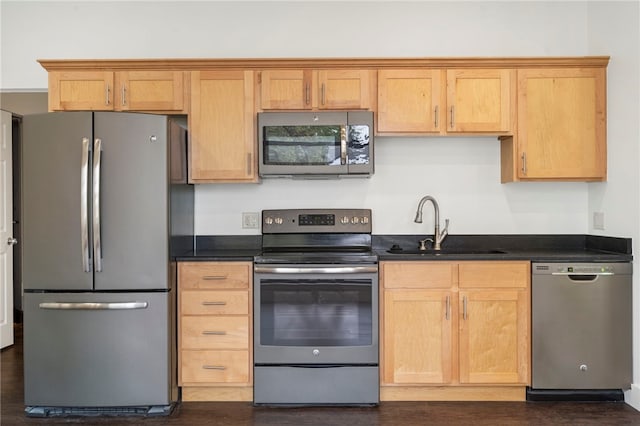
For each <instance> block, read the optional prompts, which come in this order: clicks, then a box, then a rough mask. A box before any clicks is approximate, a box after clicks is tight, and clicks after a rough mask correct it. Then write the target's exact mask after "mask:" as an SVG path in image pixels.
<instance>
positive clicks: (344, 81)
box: [259, 69, 376, 110]
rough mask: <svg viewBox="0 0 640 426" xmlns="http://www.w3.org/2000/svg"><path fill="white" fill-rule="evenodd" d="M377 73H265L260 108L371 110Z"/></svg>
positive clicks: (303, 71)
mask: <svg viewBox="0 0 640 426" xmlns="http://www.w3.org/2000/svg"><path fill="white" fill-rule="evenodd" d="M375 75H376V74H375V71H373V70H351V69H345V70H340V69H335V70H332V69H328V70H311V69H304V70H264V71H261V72H260V77H259V81H260V98H261V99H260V106H261V108H262V109H264V110H269V109H275V110H279V109H288V110H309V109H371V108H373V99H374V93H375Z"/></svg>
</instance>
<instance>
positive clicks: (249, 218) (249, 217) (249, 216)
mask: <svg viewBox="0 0 640 426" xmlns="http://www.w3.org/2000/svg"><path fill="white" fill-rule="evenodd" d="M259 217H260V213H256V212H243V213H242V228H243V229H258V228H260V225H259V223H260V222H259Z"/></svg>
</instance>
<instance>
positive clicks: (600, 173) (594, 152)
mask: <svg viewBox="0 0 640 426" xmlns="http://www.w3.org/2000/svg"><path fill="white" fill-rule="evenodd" d="M516 144H517V154H516V155H517V158H516V159H515V160H514V161H515V162H516V163H517V164H519V167H517V169H516V173H517V176H518V178H519V179H521V180H526V179H532V180H535V179H561V180H562V179H567V180H605V179H606V166H607V157H606V81H605V69H604V68H589V69H524V70H518V132H517V141H516Z"/></svg>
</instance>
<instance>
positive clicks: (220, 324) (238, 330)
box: [181, 316, 249, 349]
mask: <svg viewBox="0 0 640 426" xmlns="http://www.w3.org/2000/svg"><path fill="white" fill-rule="evenodd" d="M181 335H182V348H183V349H248V347H249V320H248V318H247V317H246V316H245V317H235V316H233V317H232V316H183V317H182V330H181Z"/></svg>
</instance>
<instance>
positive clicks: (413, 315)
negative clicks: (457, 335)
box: [381, 290, 456, 384]
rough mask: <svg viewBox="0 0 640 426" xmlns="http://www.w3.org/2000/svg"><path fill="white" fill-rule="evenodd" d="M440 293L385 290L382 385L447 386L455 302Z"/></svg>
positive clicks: (451, 362) (450, 372) (452, 356)
mask: <svg viewBox="0 0 640 426" xmlns="http://www.w3.org/2000/svg"><path fill="white" fill-rule="evenodd" d="M451 297H452V293H451V292H449V291H440V290H386V291H384V320H383V339H382V348H383V360H382V373H381V376H382V383H383V384H391V383H396V384H399V383H449V382H451V376H452V365H453V358H454V354H453V344H452V331H453V326H452V324H453V321H454V318H455V315H456V314H455V312H452V309H454V306H455V303H454V304H452V303H451Z"/></svg>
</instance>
